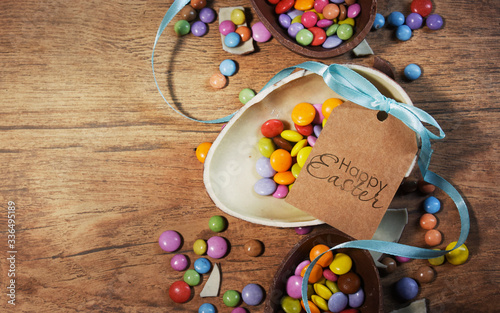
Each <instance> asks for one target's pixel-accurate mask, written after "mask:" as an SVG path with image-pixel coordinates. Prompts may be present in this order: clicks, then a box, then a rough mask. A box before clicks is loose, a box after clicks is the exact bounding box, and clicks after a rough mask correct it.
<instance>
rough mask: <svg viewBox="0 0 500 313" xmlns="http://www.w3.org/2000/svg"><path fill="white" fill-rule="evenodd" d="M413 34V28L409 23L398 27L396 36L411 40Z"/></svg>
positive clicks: (400, 38) (402, 39) (403, 39)
mask: <svg viewBox="0 0 500 313" xmlns="http://www.w3.org/2000/svg"><path fill="white" fill-rule="evenodd" d="M411 35H412V31H411V28H410V27H409V26H408V25H400V26H398V28H397V29H396V38H398V39H399V40H401V41H407V40H410V38H411Z"/></svg>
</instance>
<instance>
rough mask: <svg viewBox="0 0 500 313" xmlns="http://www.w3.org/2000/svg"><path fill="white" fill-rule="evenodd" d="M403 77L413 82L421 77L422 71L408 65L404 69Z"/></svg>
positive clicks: (415, 65)
mask: <svg viewBox="0 0 500 313" xmlns="http://www.w3.org/2000/svg"><path fill="white" fill-rule="evenodd" d="M404 74H405V77H406V78H407V79H409V80H415V79H417V78H419V77H420V75H422V69H420V66H418V65H417V64H414V63H411V64H408V65H407V66H406V67H405V69H404Z"/></svg>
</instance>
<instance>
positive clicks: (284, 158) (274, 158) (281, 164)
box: [270, 149, 292, 173]
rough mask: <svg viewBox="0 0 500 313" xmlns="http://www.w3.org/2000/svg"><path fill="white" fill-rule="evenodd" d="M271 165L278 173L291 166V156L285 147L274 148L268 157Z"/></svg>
mask: <svg viewBox="0 0 500 313" xmlns="http://www.w3.org/2000/svg"><path fill="white" fill-rule="evenodd" d="M270 161H271V167H272V168H273V169H274V170H275V171H276V172H278V173H281V172H286V171H288V170H289V169H290V167H291V166H292V156H291V155H290V152H288V151H286V150H285V149H277V150H275V151H274V152H273V153H272V154H271V157H270Z"/></svg>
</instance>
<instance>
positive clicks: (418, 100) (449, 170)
mask: <svg viewBox="0 0 500 313" xmlns="http://www.w3.org/2000/svg"><path fill="white" fill-rule="evenodd" d="M171 2H172V1H171V0H167V1H157V0H151V1H135V0H123V1H117V0H112V1H95V0H89V1H61V0H42V1H13V0H4V1H1V3H0V66H1V70H0V71H1V72H0V73H1V75H0V116H1V119H0V158H1V162H0V169H1V175H2V178H1V183H0V203H1V207H2V213H1V214H0V231H1V236H0V239H1V241H2V242H1V244H0V246H1V247H2V248H1V255H0V260H1V261H0V264H1V266H0V277H1V279H0V282H1V284H0V285H1V287H2V292H1V296H0V299H1V306H0V311H5V309H6V310H8V311H12V312H14V311H15V312H76V311H80V312H87V311H88V312H90V311H94V312H197V309H198V307H199V305H200V304H201V303H203V302H204V301H208V302H211V303H213V304H214V305H216V306H217V307H218V312H230V309H229V308H227V307H225V306H224V305H223V304H222V296H219V297H217V298H205V299H202V298H200V297H199V296H198V294H199V292H200V291H201V289H202V287H203V283H202V284H201V285H200V286H196V287H194V292H195V296H194V298H193V299H192V300H191V301H189V302H188V303H185V304H175V303H174V302H173V301H172V300H171V299H170V298H169V297H168V295H167V294H166V291H167V290H168V288H169V286H170V284H172V283H173V282H174V281H176V280H180V279H182V273H180V272H175V271H173V270H172V269H171V267H170V263H169V262H170V259H171V257H172V256H173V253H166V252H164V251H162V250H161V249H160V247H159V245H158V236H159V235H160V234H161V233H162V232H163V231H165V230H168V229H174V230H177V231H178V232H180V233H181V234H182V236H183V238H184V245H183V246H182V248H181V250H180V253H184V254H186V255H187V256H188V257H189V258H190V259H191V260H192V261H193V260H195V259H196V258H195V254H194V253H193V251H192V248H191V247H192V244H193V242H194V240H195V239H198V238H203V239H208V238H209V237H210V236H211V235H212V234H213V233H211V231H210V230H209V229H208V223H207V221H208V219H209V218H210V217H211V216H213V215H216V214H221V215H224V216H225V217H226V218H227V220H228V221H229V227H228V229H227V230H226V231H225V232H224V233H222V235H223V236H224V237H225V238H227V240H228V241H229V242H230V243H231V247H232V249H231V252H230V253H229V255H227V256H226V257H225V258H223V259H221V260H219V261H218V262H219V264H220V266H221V270H222V273H223V274H222V277H223V278H222V285H221V293H223V292H224V291H225V290H228V289H236V290H239V291H241V290H242V288H243V287H244V286H245V285H246V284H247V283H250V282H253V283H258V284H260V285H261V286H263V287H264V288H265V289H267V288H268V286H269V284H270V282H271V279H272V276H273V275H274V272H275V271H276V269H277V267H278V265H279V263H280V262H281V260H282V257H283V255H284V254H286V253H287V251H288V250H289V249H290V248H291V247H292V246H293V245H294V244H295V243H296V242H297V241H298V240H299V239H300V238H301V237H300V236H299V235H297V234H295V231H294V230H293V229H290V228H273V227H268V226H261V225H256V224H252V223H249V222H246V221H242V220H239V219H237V218H234V217H232V216H229V215H227V214H225V213H223V212H222V211H220V210H219V209H218V208H217V207H216V206H215V205H214V203H213V202H212V201H211V199H210V197H209V196H208V195H207V193H206V191H205V186H204V184H203V179H202V178H203V177H202V172H203V165H202V164H201V163H200V162H198V160H197V159H196V157H195V153H194V151H193V149H194V148H196V146H197V145H198V144H199V143H201V142H204V141H209V142H211V141H213V140H215V138H216V137H217V135H218V133H219V131H220V127H221V125H210V124H202V123H196V122H192V121H190V120H188V119H185V118H183V117H181V116H180V115H177V114H176V113H175V112H174V111H173V110H171V109H170V108H168V107H167V106H166V104H165V103H164V102H163V101H162V99H161V97H160V95H159V93H158V92H157V90H156V87H155V84H154V81H153V77H152V71H151V52H152V47H153V42H154V38H155V34H156V31H157V28H158V26H159V24H160V21H161V19H162V18H163V15H164V14H165V12H166V11H167V9H168V7H169V5H170V4H171ZM433 3H434V12H435V13H439V14H441V15H442V16H443V17H444V19H445V25H444V28H443V29H441V30H439V31H430V30H428V29H427V28H423V29H419V30H417V31H415V32H414V34H413V37H412V38H411V39H410V40H409V41H407V42H399V41H397V40H396V39H395V37H394V35H393V33H394V32H393V30H391V29H389V28H383V29H380V30H378V31H373V32H370V33H369V34H368V36H367V38H366V39H367V41H368V42H369V44H370V46H371V47H372V49H373V50H374V52H375V54H376V55H377V56H378V57H381V58H383V59H385V60H387V61H389V62H390V63H391V64H392V65H393V66H394V68H395V70H396V77H395V80H396V81H397V82H398V83H400V84H401V86H402V87H403V88H404V89H405V90H406V91H407V93H408V94H409V95H410V97H411V98H412V100H413V102H414V103H415V105H417V106H418V107H420V108H422V109H423V110H425V111H427V112H429V113H430V114H431V115H433V116H434V117H435V119H436V120H437V121H438V122H439V123H440V125H441V127H442V128H443V130H444V131H445V132H446V135H447V137H446V139H444V140H441V141H439V142H435V143H434V145H433V148H434V150H435V152H434V154H433V159H432V162H431V170H433V171H435V172H436V173H438V174H440V175H441V176H443V177H445V178H446V179H448V180H449V181H450V182H451V183H452V184H453V185H454V186H456V187H457V189H458V190H459V191H460V192H461V193H462V194H463V196H464V198H465V201H466V202H467V204H468V206H469V212H470V217H471V230H470V235H469V237H468V240H467V246H468V248H469V250H470V258H469V260H468V262H467V263H465V264H464V265H461V266H453V265H451V264H448V263H446V264H444V265H442V266H439V267H436V272H437V278H436V280H435V281H434V282H432V283H429V284H424V285H422V288H421V290H420V293H419V295H418V298H426V299H427V300H428V308H429V310H430V312H457V311H459V310H463V311H475V312H477V311H481V312H493V311H495V310H496V311H498V299H499V298H498V296H499V283H500V277H499V266H498V264H499V262H498V259H496V258H497V257H499V254H498V252H499V249H498V241H497V240H498V229H499V227H498V215H497V214H496V213H495V210H496V209H497V206H498V200H499V191H500V189H499V187H498V180H499V178H500V176H499V174H498V173H499V171H498V169H499V168H498V160H499V157H500V154H499V142H500V140H499V137H500V132H499V128H498V121H499V117H500V116H499V109H498V108H499V106H498V98H499V96H500V93H499V92H498V89H499V88H500V85H499V82H500V80H499V77H500V75H499V66H498V63H499V61H500V58H499V57H500V52H499V51H500V44H499V39H500V36H499V34H500V32H499V18H498V16H499V14H500V5H499V2H497V1H493V0H489V1H488V0H486V1H479V2H475V1H465V0H457V1H451V0H446V1H433ZM409 4H410V1H409V0H405V1H396V0H379V3H378V12H380V13H382V14H383V15H385V16H387V15H388V14H389V13H390V12H391V11H394V10H399V11H402V12H403V13H405V14H408V13H409ZM209 5H210V6H212V7H213V8H215V9H218V8H220V7H227V6H235V5H243V6H244V7H245V8H247V11H248V12H247V13H248V14H247V16H248V17H249V18H250V24H254V23H256V22H257V21H258V18H257V16H256V14H255V12H254V11H253V9H252V8H251V5H250V2H249V1H242V0H236V1H219V0H216V1H209ZM209 27H210V31H209V34H208V35H206V36H205V37H202V38H197V37H194V36H192V35H189V36H185V37H183V38H177V37H176V36H175V35H174V32H173V26H172V25H169V26H168V28H167V29H166V31H165V33H164V35H163V36H162V37H161V39H160V41H159V43H158V46H157V52H156V57H155V60H156V71H157V77H158V81H159V83H160V85H161V86H162V89H163V91H164V93H165V94H166V96H167V98H168V99H169V100H171V102H172V103H174V104H175V105H176V106H177V107H178V108H179V109H180V110H181V111H182V112H184V113H185V114H188V115H190V116H192V117H194V118H200V119H213V118H218V117H222V116H225V115H227V114H230V113H232V112H234V111H235V110H237V109H238V108H240V107H241V103H239V101H238V93H239V91H240V90H241V89H243V88H246V87H248V88H251V89H253V90H260V89H261V88H262V87H263V86H264V84H265V83H266V82H267V81H268V80H269V79H270V78H271V77H272V76H273V75H274V74H275V73H277V72H278V71H279V70H280V69H282V68H284V67H287V66H291V65H295V64H298V63H301V62H303V61H306V60H309V59H308V58H305V57H302V56H299V55H296V54H294V53H292V52H290V51H288V50H287V49H286V48H284V47H282V46H281V45H280V44H279V43H278V42H277V40H276V39H272V40H271V41H269V42H266V43H258V44H256V47H257V50H256V52H254V53H253V54H250V55H246V56H235V55H230V54H228V53H227V52H224V51H223V50H222V48H221V44H220V37H219V34H218V32H217V24H212V25H210V26H209ZM226 58H232V59H234V60H235V61H237V62H238V64H239V70H238V72H237V74H236V75H235V76H233V77H231V78H230V79H229V84H228V86H227V87H226V88H224V89H222V90H215V89H213V88H211V87H210V86H209V84H208V78H209V77H210V76H211V75H212V74H213V73H215V72H217V71H218V65H219V63H220V62H221V61H222V60H224V59H226ZM322 61H323V62H325V63H346V62H354V63H359V64H369V62H370V59H369V58H362V59H359V58H354V57H353V55H352V54H351V53H347V54H344V55H342V56H340V57H336V58H332V59H327V60H322ZM409 63H417V64H419V65H420V66H421V67H422V69H423V75H422V77H421V78H419V79H418V80H416V81H413V82H408V81H405V80H404V78H403V75H402V71H403V69H404V67H405V66H406V65H407V64H409ZM436 196H437V197H439V198H440V199H443V206H444V208H443V210H442V212H440V213H439V215H438V218H439V230H440V231H442V233H443V234H444V240H443V243H442V244H441V245H440V246H438V247H439V248H444V247H445V246H446V244H447V243H448V242H450V241H452V240H456V239H457V238H458V235H459V220H458V214H457V211H456V210H455V208H454V206H453V205H452V203H451V201H450V200H449V199H448V198H447V197H446V196H445V195H444V194H443V193H442V192H439V191H437V192H436ZM423 199H424V196H422V195H419V194H417V193H414V194H410V195H406V196H401V197H398V199H396V200H395V201H394V206H396V207H401V206H404V207H407V208H408V210H409V223H408V225H407V227H406V229H405V232H404V233H403V236H402V238H401V242H403V243H407V244H411V245H416V246H422V247H425V243H424V240H423V230H421V229H419V227H418V226H417V224H418V218H419V216H420V215H421V214H422V210H421V208H420V203H421V202H422V200H423ZM9 201H13V202H14V203H15V213H16V216H15V249H16V251H17V253H15V260H16V263H15V265H14V268H15V292H16V297H15V306H13V305H12V304H9V303H8V300H9V298H8V297H7V292H6V290H8V291H9V290H10V289H6V288H7V287H8V286H9V285H10V279H12V277H8V274H9V269H11V268H12V265H11V264H10V261H9V260H8V259H7V258H8V257H10V254H9V252H8V251H10V249H9V247H8V245H7V240H8V238H7V235H8V230H9V227H8V225H9V224H8V219H7V213H8V203H9ZM242 201H244V200H243V199H242ZM11 225H12V224H11ZM327 227H328V226H320V227H316V228H315V230H314V231H317V230H318V229H324V228H327ZM248 239H259V240H261V241H262V242H263V243H264V244H265V252H264V254H263V255H262V256H260V257H258V258H252V257H249V256H247V255H246V254H245V253H243V245H244V243H245V242H246V241H247V240H248ZM424 264H426V261H424V260H413V261H412V262H409V263H406V264H403V265H401V266H399V267H398V269H397V270H396V272H394V273H393V274H391V275H389V276H385V277H383V278H382V280H381V282H382V286H383V290H384V308H385V311H387V312H389V311H390V310H392V309H395V308H400V307H403V306H405V305H406V304H407V302H400V301H398V300H396V298H395V297H394V296H393V294H392V292H391V290H392V289H391V286H392V285H393V284H394V282H395V281H397V280H398V279H399V278H401V277H403V276H412V275H414V273H415V270H416V269H417V268H418V267H420V266H421V265H424ZM206 279H207V275H204V278H203V280H204V281H206ZM11 289H12V288H11ZM243 306H244V307H246V308H248V309H249V311H250V312H263V310H264V305H259V306H256V307H248V306H246V305H243Z"/></svg>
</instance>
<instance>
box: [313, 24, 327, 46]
mask: <svg viewBox="0 0 500 313" xmlns="http://www.w3.org/2000/svg"><path fill="white" fill-rule="evenodd" d="M309 31H310V32H311V33H312V34H313V41H312V42H311V46H313V47H316V46H321V45H322V44H323V43H324V42H325V40H326V32H325V31H324V30H323V29H322V28H319V27H311V28H309Z"/></svg>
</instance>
